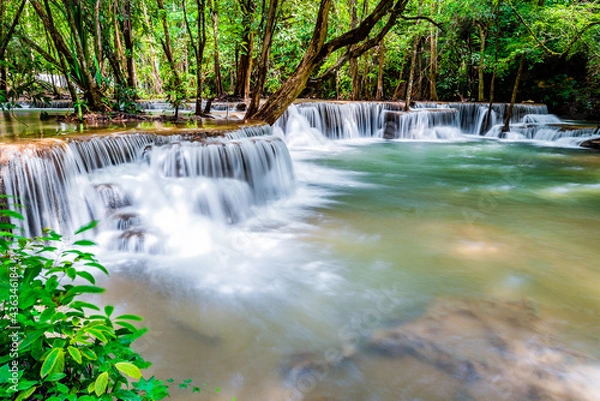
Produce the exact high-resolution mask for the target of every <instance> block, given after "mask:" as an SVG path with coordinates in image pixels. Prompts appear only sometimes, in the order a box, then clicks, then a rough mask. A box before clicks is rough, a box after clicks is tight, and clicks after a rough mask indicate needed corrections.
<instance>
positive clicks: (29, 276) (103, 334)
mask: <svg viewBox="0 0 600 401" xmlns="http://www.w3.org/2000/svg"><path fill="white" fill-rule="evenodd" d="M0 217H1V218H2V219H1V221H2V222H1V223H0V230H1V231H0V261H1V264H2V266H1V268H0V324H1V325H2V329H3V330H2V332H1V334H0V355H1V356H0V398H1V399H7V398H12V399H14V400H16V401H22V400H31V399H36V400H46V401H64V400H67V401H75V400H79V401H91V400H128V401H129V400H139V401H143V400H161V399H163V398H165V397H167V396H168V395H169V393H168V384H167V383H165V382H163V381H161V380H158V379H155V378H154V377H151V378H148V379H145V378H143V373H142V371H143V370H144V369H146V368H148V367H149V366H150V365H151V363H150V362H148V361H146V360H144V359H143V358H142V357H141V355H140V354H138V353H137V352H135V351H134V350H133V349H132V348H131V344H132V343H133V342H134V341H135V340H136V339H138V338H140V337H141V336H143V335H144V333H145V332H146V329H139V328H137V327H136V326H134V325H133V324H132V323H131V322H132V321H139V320H141V318H140V317H138V316H135V315H128V314H125V315H120V316H115V315H114V307H113V306H106V307H104V309H103V310H100V308H99V307H98V306H97V305H95V304H93V303H89V302H86V301H84V300H83V299H82V296H85V295H88V294H98V293H101V292H103V291H104V289H103V288H100V287H98V286H96V280H95V278H94V276H93V275H92V274H91V273H90V271H89V270H90V269H92V270H97V271H100V272H102V273H104V274H108V271H107V270H106V268H105V267H104V266H102V265H101V264H100V263H99V262H98V260H97V259H96V258H95V256H94V255H93V254H91V253H89V252H86V251H84V250H80V249H85V247H87V246H90V245H94V242H92V241H89V240H79V241H76V242H74V243H73V245H74V247H72V248H67V249H62V248H63V243H62V238H61V236H60V235H59V234H57V233H55V232H53V231H51V230H46V231H44V233H43V235H42V236H40V237H35V238H24V237H21V236H19V235H17V234H15V232H16V231H17V228H16V226H15V225H14V224H10V223H7V222H6V221H7V219H8V218H13V219H19V220H22V219H23V217H22V216H21V215H20V214H18V213H16V212H13V211H10V210H0ZM95 225H96V223H95V222H92V223H90V224H88V225H86V226H84V227H82V228H80V229H79V230H78V231H77V232H76V234H81V233H83V232H86V231H88V230H91V229H93V228H94V227H95Z"/></svg>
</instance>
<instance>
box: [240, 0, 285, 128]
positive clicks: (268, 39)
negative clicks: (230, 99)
mask: <svg viewBox="0 0 600 401" xmlns="http://www.w3.org/2000/svg"><path fill="white" fill-rule="evenodd" d="M278 6H279V0H271V1H270V3H269V15H268V17H267V25H266V27H265V37H264V39H263V47H262V53H261V56H260V65H259V66H258V77H257V80H256V86H255V87H254V91H252V101H251V102H250V106H249V107H248V110H247V111H246V118H249V117H250V116H252V115H254V114H255V113H256V112H257V111H258V106H259V104H260V95H261V94H262V91H263V89H264V87H265V81H266V80H267V72H268V70H269V56H270V54H271V44H272V43H273V34H274V33H275V24H276V23H277V8H278Z"/></svg>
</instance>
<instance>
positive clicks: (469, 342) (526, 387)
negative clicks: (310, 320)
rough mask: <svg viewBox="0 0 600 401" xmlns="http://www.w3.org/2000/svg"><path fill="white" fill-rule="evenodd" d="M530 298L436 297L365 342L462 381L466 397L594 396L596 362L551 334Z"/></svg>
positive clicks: (597, 372) (599, 374)
mask: <svg viewBox="0 0 600 401" xmlns="http://www.w3.org/2000/svg"><path fill="white" fill-rule="evenodd" d="M545 327H546V325H545V323H544V322H543V320H542V319H540V317H539V316H538V312H537V309H536V306H535V304H533V303H531V302H527V301H521V302H511V303H507V302H491V301H468V300H467V301H464V300H463V301H457V300H452V301H448V300H446V301H440V302H436V303H435V304H434V305H433V306H431V307H430V308H429V310H428V312H427V313H426V314H425V315H424V316H423V317H421V318H419V319H418V320H415V321H413V322H410V323H406V324H403V325H400V326H397V327H393V328H388V329H382V330H378V331H375V332H374V333H372V335H371V337H370V339H369V341H368V349H369V350H371V351H372V352H375V353H376V354H378V355H383V356H385V357H387V358H397V359H398V360H401V361H404V362H402V366H405V367H407V366H409V364H410V360H411V359H413V360H414V359H416V360H417V361H418V362H419V363H422V364H426V365H429V366H431V367H433V368H434V369H436V370H437V371H439V372H442V373H443V374H445V375H448V376H449V377H451V378H452V379H453V380H456V381H457V382H459V383H462V392H461V394H462V398H461V399H468V400H482V401H483V400H485V401H488V400H586V401H587V400H590V401H591V400H593V399H595V398H594V397H595V396H594V395H593V394H596V391H597V390H598V388H597V384H594V383H597V380H595V379H598V378H600V370H598V369H597V368H595V369H592V371H591V372H588V371H587V370H586V369H587V368H588V367H589V366H590V365H591V363H592V362H593V361H592V360H590V359H589V358H587V357H586V356H584V355H579V354H577V353H575V352H572V351H568V350H566V349H564V348H562V347H559V346H558V345H557V344H556V343H554V342H553V340H552V339H551V337H550V336H549V335H548V333H547V330H546V329H545Z"/></svg>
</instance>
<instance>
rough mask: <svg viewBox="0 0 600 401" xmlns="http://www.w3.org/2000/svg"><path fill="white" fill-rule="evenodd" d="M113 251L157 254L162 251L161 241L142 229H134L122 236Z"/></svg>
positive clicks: (115, 243)
mask: <svg viewBox="0 0 600 401" xmlns="http://www.w3.org/2000/svg"><path fill="white" fill-rule="evenodd" d="M113 249H116V250H119V251H124V252H135V253H148V254H157V253H160V252H161V251H162V246H161V243H160V239H159V237H158V236H157V235H155V234H152V233H149V232H147V231H145V230H144V229H142V228H132V229H129V230H126V231H124V232H123V233H122V234H120V235H119V236H118V237H117V238H116V241H115V242H114V244H113Z"/></svg>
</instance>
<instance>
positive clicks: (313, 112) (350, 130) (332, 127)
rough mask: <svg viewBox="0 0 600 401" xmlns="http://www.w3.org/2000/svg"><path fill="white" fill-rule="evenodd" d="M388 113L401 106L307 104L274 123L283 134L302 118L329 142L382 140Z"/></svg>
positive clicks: (376, 103) (382, 104)
mask: <svg viewBox="0 0 600 401" xmlns="http://www.w3.org/2000/svg"><path fill="white" fill-rule="evenodd" d="M387 110H401V107H400V105H399V104H395V103H378V102H349V103H337V102H306V103H300V104H298V105H296V106H294V109H293V113H291V112H290V111H289V109H288V111H287V112H286V113H284V115H283V116H282V117H281V118H280V119H279V120H278V121H277V122H276V123H275V126H276V127H278V128H280V129H281V130H282V131H283V132H284V133H288V132H289V129H288V125H289V124H295V121H294V118H296V119H297V118H298V117H299V116H301V117H303V118H304V119H305V120H306V121H307V122H308V124H309V125H310V127H311V128H314V129H316V130H318V131H319V132H320V133H321V134H322V135H323V136H325V137H326V138H329V139H354V138H365V137H366V138H371V137H375V138H380V137H383V125H384V114H385V111H387Z"/></svg>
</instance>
